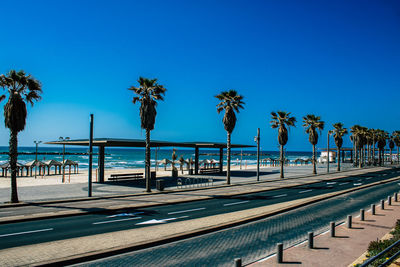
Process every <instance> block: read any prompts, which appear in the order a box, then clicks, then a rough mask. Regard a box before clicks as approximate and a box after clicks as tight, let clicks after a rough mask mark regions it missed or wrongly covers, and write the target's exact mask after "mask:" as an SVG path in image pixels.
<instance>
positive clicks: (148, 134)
mask: <svg viewBox="0 0 400 267" xmlns="http://www.w3.org/2000/svg"><path fill="white" fill-rule="evenodd" d="M144 175H145V176H144V177H145V179H146V192H148V193H149V192H151V184H150V130H148V129H146V164H145V171H144Z"/></svg>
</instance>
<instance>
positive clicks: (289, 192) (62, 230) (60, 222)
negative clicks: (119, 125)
mask: <svg viewBox="0 0 400 267" xmlns="http://www.w3.org/2000/svg"><path fill="white" fill-rule="evenodd" d="M399 173H400V171H398V170H396V169H393V170H387V171H382V172H377V173H371V174H366V175H360V176H353V177H349V178H343V179H337V180H331V181H328V182H327V181H325V182H319V183H314V184H309V185H303V186H297V187H293V188H284V189H279V190H272V191H266V192H261V193H255V194H248V195H242V196H236V197H216V198H214V199H210V200H203V201H195V202H188V203H180V204H173V205H164V206H156V207H149V208H143V209H128V210H125V211H123V212H119V213H101V214H87V215H81V216H71V217H64V218H58V219H45V220H37V221H28V222H20V223H12V224H3V225H0V249H5V248H10V247H16V246H23V245H30V244H37V243H42V242H48V241H55V240H63V239H67V238H73V237H81V236H89V235H94V234H101V233H107V232H113V231H119V230H127V229H133V228H143V227H146V226H150V225H154V224H161V223H169V222H174V221H182V220H190V219H196V218H201V217H206V216H211V215H216V214H224V213H228V212H234V211H240V210H245V209H251V208H256V207H260V206H265V205H271V204H275V203H279V202H283V201H290V200H296V199H300V198H306V197H311V196H316V195H320V194H325V193H330V192H334V191H340V190H344V189H348V188H353V187H357V186H361V185H365V184H368V183H373V182H376V181H381V180H385V179H389V178H393V177H396V176H398V175H399ZM395 185H397V184H396V183H395ZM395 187H396V186H395Z"/></svg>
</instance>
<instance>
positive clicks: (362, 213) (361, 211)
mask: <svg viewBox="0 0 400 267" xmlns="http://www.w3.org/2000/svg"><path fill="white" fill-rule="evenodd" d="M360 220H361V221H364V220H365V210H363V209H362V210H360Z"/></svg>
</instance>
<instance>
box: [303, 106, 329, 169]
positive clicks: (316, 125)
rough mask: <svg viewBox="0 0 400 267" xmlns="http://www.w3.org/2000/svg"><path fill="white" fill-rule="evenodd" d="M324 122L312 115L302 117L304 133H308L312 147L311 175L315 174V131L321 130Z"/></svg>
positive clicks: (316, 138) (316, 137) (316, 141)
mask: <svg viewBox="0 0 400 267" xmlns="http://www.w3.org/2000/svg"><path fill="white" fill-rule="evenodd" d="M324 126H325V122H324V121H321V117H320V116H315V115H313V114H308V115H306V116H305V117H303V127H304V128H306V133H308V140H309V141H310V143H311V144H312V146H313V174H317V167H316V151H315V146H316V145H317V144H318V133H317V130H320V131H321V130H323V129H324Z"/></svg>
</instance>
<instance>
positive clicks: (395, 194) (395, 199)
mask: <svg viewBox="0 0 400 267" xmlns="http://www.w3.org/2000/svg"><path fill="white" fill-rule="evenodd" d="M393 198H394V202H398V201H399V200H398V199H397V193H394V194H393Z"/></svg>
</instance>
